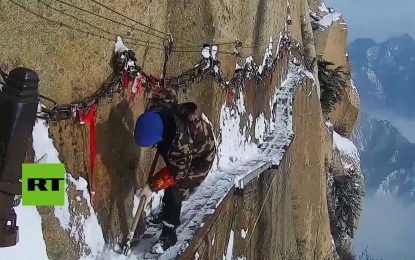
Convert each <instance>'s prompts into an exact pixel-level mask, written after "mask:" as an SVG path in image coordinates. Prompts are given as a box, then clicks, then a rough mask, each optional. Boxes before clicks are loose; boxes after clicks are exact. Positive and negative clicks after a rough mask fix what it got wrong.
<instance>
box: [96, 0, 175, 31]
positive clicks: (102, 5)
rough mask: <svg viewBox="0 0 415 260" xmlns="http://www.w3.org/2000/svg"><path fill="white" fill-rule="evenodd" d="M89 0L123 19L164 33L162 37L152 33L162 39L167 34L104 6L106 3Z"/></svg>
mask: <svg viewBox="0 0 415 260" xmlns="http://www.w3.org/2000/svg"><path fill="white" fill-rule="evenodd" d="M91 1H92V2H94V3H96V4H97V5H99V6H101V7H103V8H105V9H107V10H109V11H111V12H113V13H115V14H118V15H119V16H121V17H124V18H125V19H128V20H130V21H132V22H135V23H137V24H139V25H141V26H144V27H146V28H148V29H150V30H153V31H155V32H158V33H161V34H163V35H164V37H160V36H157V35H155V34H153V36H156V37H160V38H162V39H164V38H166V36H167V35H168V34H167V33H165V32H163V31H160V30H157V29H155V28H152V27H150V26H148V25H145V24H143V23H141V22H139V21H137V20H135V19H133V18H131V17H128V16H126V15H123V14H122V13H120V12H117V11H115V10H114V9H111V8H109V7H108V6H106V5H104V4H102V3H100V2H98V1H96V0H91ZM147 33H148V32H147Z"/></svg>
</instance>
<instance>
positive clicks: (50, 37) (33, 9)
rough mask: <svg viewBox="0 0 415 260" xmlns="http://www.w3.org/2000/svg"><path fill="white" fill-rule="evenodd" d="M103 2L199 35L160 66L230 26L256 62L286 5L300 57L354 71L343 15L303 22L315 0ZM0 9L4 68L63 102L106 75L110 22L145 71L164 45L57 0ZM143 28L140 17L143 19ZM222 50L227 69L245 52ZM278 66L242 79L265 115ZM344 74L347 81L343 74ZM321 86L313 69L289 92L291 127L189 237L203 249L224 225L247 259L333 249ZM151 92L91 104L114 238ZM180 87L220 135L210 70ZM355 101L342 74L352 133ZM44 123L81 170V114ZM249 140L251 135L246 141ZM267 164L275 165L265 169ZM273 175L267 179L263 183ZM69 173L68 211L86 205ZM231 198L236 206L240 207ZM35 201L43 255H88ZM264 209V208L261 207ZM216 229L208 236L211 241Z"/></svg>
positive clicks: (142, 165) (257, 112) (171, 70)
mask: <svg viewBox="0 0 415 260" xmlns="http://www.w3.org/2000/svg"><path fill="white" fill-rule="evenodd" d="M101 2H102V3H104V4H105V5H108V6H109V7H110V8H111V9H114V10H115V11H118V12H121V13H122V14H123V15H125V16H128V17H132V18H133V19H135V20H138V21H140V22H142V23H145V24H147V25H150V26H151V27H153V28H156V29H158V30H161V31H167V32H170V33H171V34H172V35H173V39H174V44H175V46H196V47H186V49H188V50H192V51H196V52H175V53H173V55H172V57H171V59H170V60H169V62H168V69H167V76H174V75H178V74H180V73H181V72H182V71H184V70H186V69H188V68H190V67H191V66H192V65H193V64H195V63H196V62H197V61H198V60H199V59H200V53H199V47H197V46H199V45H200V44H203V43H204V42H211V41H213V40H214V41H216V42H231V41H234V40H235V39H236V38H237V39H239V40H241V41H242V42H243V43H244V44H245V45H255V46H257V47H254V48H248V49H244V50H243V53H242V55H243V56H247V55H250V54H252V55H253V56H254V59H255V62H256V63H257V64H261V62H262V58H263V55H264V51H265V47H261V46H266V45H267V43H268V41H269V39H270V37H273V39H274V41H277V39H278V38H279V34H280V33H281V32H282V31H283V30H284V28H285V26H286V21H287V17H288V14H289V16H290V17H291V19H292V25H291V26H289V31H290V35H291V37H292V39H293V40H294V42H295V43H298V44H299V47H300V46H301V45H303V44H304V45H308V48H310V49H311V51H307V52H306V53H305V54H304V53H303V51H302V50H301V48H297V47H296V46H295V44H294V46H293V49H292V52H293V53H295V54H300V56H301V57H300V58H299V59H300V60H305V61H308V62H309V63H310V69H311V71H312V72H314V74H316V72H317V71H316V70H313V68H314V69H315V68H316V67H315V66H311V65H313V64H312V62H313V60H314V59H315V58H316V57H315V56H316V55H323V57H324V58H325V59H327V60H329V61H333V62H334V63H336V65H340V66H344V67H345V68H346V70H347V72H348V74H350V65H349V63H348V61H347V58H346V51H345V48H346V44H347V31H346V30H343V29H342V28H343V27H344V25H343V24H342V23H341V22H335V23H334V24H333V25H330V26H329V27H327V28H325V29H324V30H323V29H321V30H317V31H316V30H314V32H313V31H310V30H309V29H310V28H311V21H310V17H309V13H308V10H309V8H308V7H307V6H308V5H310V8H311V9H312V10H313V11H315V12H317V10H318V8H319V6H320V3H319V2H317V1H313V0H311V1H308V2H310V3H308V2H307V1H306V0H302V1H297V0H289V1H287V0H272V1H265V0H255V1H240V2H238V3H236V2H235V1H216V0H212V1H202V0H196V1H187V0H184V1H175V0H169V1H165V2H154V1H151V0H143V1H117V3H115V2H114V1H101ZM71 3H72V4H73V5H76V6H78V7H80V8H83V9H88V10H91V11H92V12H93V13H95V14H99V15H102V16H105V17H109V18H111V19H113V20H117V21H119V22H121V23H126V24H129V25H130V27H136V28H138V27H139V26H138V25H137V24H133V23H131V22H130V21H128V20H125V19H123V18H121V17H120V16H117V15H116V14H114V13H112V12H110V11H109V10H107V9H105V8H103V7H102V6H99V5H96V4H94V3H93V2H85V1H79V0H73V1H71ZM57 10H60V11H57ZM288 12H289V13H288ZM0 13H1V15H0V28H2V36H3V37H2V38H3V39H2V41H0V56H1V57H2V61H1V62H2V64H0V65H1V66H3V67H4V68H5V69H7V70H9V69H11V68H13V67H16V66H26V67H30V68H33V69H35V70H36V71H37V72H38V73H39V74H40V78H41V82H40V86H41V87H40V91H41V92H42V94H44V95H47V96H49V97H51V98H53V99H55V100H56V101H58V102H59V103H68V102H72V101H76V100H79V99H80V98H82V97H84V96H86V95H89V94H91V93H93V92H95V91H96V90H97V89H98V88H99V87H100V86H101V85H102V83H103V81H104V80H105V79H106V77H107V76H108V75H109V74H110V73H111V67H110V66H109V63H110V61H111V55H112V51H113V42H112V38H113V37H114V36H115V35H117V34H119V35H123V36H124V39H126V44H127V45H128V43H130V45H129V47H130V48H132V49H134V51H135V52H136V55H137V58H138V63H139V65H140V66H141V67H142V68H143V69H144V71H147V72H149V73H150V72H151V73H152V74H153V75H157V76H160V75H161V73H162V67H163V59H164V53H163V51H162V50H159V49H155V48H151V47H148V46H147V47H143V46H140V45H139V44H141V43H142V42H141V41H145V42H146V41H151V42H157V43H158V44H162V41H160V39H159V38H157V37H154V36H150V35H148V34H146V33H141V32H139V31H137V30H133V29H131V28H130V27H125V26H121V25H119V24H115V23H113V22H110V21H108V20H103V19H100V18H98V17H96V16H93V15H90V14H87V13H85V12H83V11H80V10H76V9H73V8H70V7H69V6H65V5H63V4H60V3H58V2H56V1H46V0H41V1H35V0H30V1H19V0H13V1H2V2H1V3H0ZM68 14H69V15H71V16H72V17H71V16H68ZM73 17H76V18H77V19H74V18H73ZM53 21H55V22H53ZM97 27H98V28H97ZM71 28H72V29H71ZM74 28H76V29H77V30H74ZM140 28H142V27H140ZM306 28H308V29H307V33H312V34H313V35H311V36H313V37H312V38H307V39H305V35H306V34H307V33H306V32H305V30H306ZM80 30H82V31H83V32H81V31H80ZM103 30H105V31H108V32H110V34H108V33H105V32H104V31H103ZM143 31H147V29H145V28H144V29H143ZM84 32H88V33H89V34H86V33H84ZM153 33H154V31H153ZM127 38H130V39H127ZM310 39H314V40H312V41H310ZM313 42H315V44H313ZM143 44H144V43H143ZM149 45H150V46H153V47H154V46H155V45H154V44H149ZM339 46H340V47H339ZM233 48H234V46H233V45H224V46H220V51H223V52H232V51H233ZM313 49H314V52H313V51H312V50H313ZM296 56H298V55H296ZM220 60H221V63H222V64H221V69H222V70H223V71H224V76H225V77H226V78H229V77H231V76H232V75H233V73H234V68H235V62H239V63H241V64H242V63H244V62H245V61H244V59H243V58H236V57H234V56H232V55H226V54H220ZM285 69H286V68H285V67H284V66H278V67H277V69H276V73H275V74H276V75H275V76H274V77H271V78H267V79H266V80H264V81H263V82H254V81H249V82H248V83H247V84H246V86H245V87H246V90H245V91H244V95H245V100H246V104H245V105H246V111H247V113H250V114H251V115H252V117H253V118H254V119H257V118H258V117H260V116H264V117H266V118H270V111H269V109H268V108H267V106H268V100H269V99H270V96H271V94H272V93H273V92H272V91H273V89H271V88H270V86H271V85H276V84H277V83H276V82H279V80H280V79H281V78H283V77H284V74H285V73H286V70H285ZM348 82H351V81H350V77H349V78H348ZM318 86H319V84H318V80H317V79H316V81H312V80H307V81H305V82H303V86H302V87H301V88H299V89H298V91H297V93H296V95H295V101H294V105H293V108H294V112H293V124H294V133H295V137H294V140H293V142H292V144H291V146H290V147H289V149H288V151H287V153H286V154H285V157H284V160H283V163H282V164H281V166H280V167H279V169H278V170H270V171H266V172H264V173H263V174H261V176H260V177H259V178H258V179H256V180H254V181H253V182H251V183H250V184H249V186H247V187H246V188H245V190H244V195H243V197H231V198H230V199H227V200H225V201H224V202H223V203H224V205H223V206H222V207H221V208H222V210H221V211H220V212H218V213H217V214H219V216H220V217H221V219H223V221H221V222H220V223H218V224H217V225H215V226H213V228H212V230H211V231H210V232H209V234H208V235H207V236H206V239H205V240H203V241H201V242H200V245H199V246H198V247H197V248H198V249H200V253H201V252H202V251H203V252H205V253H204V254H203V257H204V258H205V259H217V258H221V257H222V256H223V255H224V254H225V253H226V249H227V248H226V247H227V241H228V240H229V239H228V238H229V237H228V236H229V234H230V232H228V230H229V229H232V230H233V234H234V241H236V242H235V243H236V244H237V245H242V247H236V248H234V251H235V252H236V253H235V254H233V255H234V256H236V255H238V253H240V254H243V255H245V256H246V257H247V259H295V258H298V259H331V257H332V245H331V234H330V223H329V216H328V209H327V199H326V183H327V172H328V169H329V165H330V160H331V155H332V141H331V140H332V137H331V133H330V132H329V131H328V130H327V128H326V126H325V124H324V123H325V118H324V117H323V115H322V112H321V107H320V103H319V87H318ZM147 94H148V93H146V95H140V96H139V97H138V99H137V100H136V101H135V102H134V103H129V102H128V98H129V94H128V93H127V92H125V93H122V94H121V95H118V96H116V97H115V98H113V99H112V100H109V101H108V103H101V104H100V105H99V107H98V110H97V113H96V140H97V146H96V150H97V154H96V157H95V174H94V188H95V192H96V196H95V201H94V205H93V208H94V209H95V211H96V214H97V216H98V221H99V223H100V225H101V228H102V232H103V235H104V238H105V241H106V243H107V244H110V245H111V244H114V243H116V242H118V241H120V239H121V237H122V234H125V233H126V231H127V229H128V225H129V221H130V220H131V209H132V201H133V194H134V191H135V190H136V189H137V188H139V187H140V186H142V185H143V184H144V183H145V180H146V179H147V172H148V170H149V168H150V164H151V160H152V156H153V153H152V152H151V151H148V150H145V149H138V148H137V147H136V146H135V144H134V141H133V137H132V133H133V128H134V123H135V119H136V118H137V116H138V115H139V114H140V113H142V112H143V110H144V106H145V101H146V97H147ZM179 99H180V100H181V101H185V100H191V101H194V102H195V103H197V104H198V107H199V110H200V111H203V112H204V113H205V114H206V115H207V117H208V118H209V119H210V121H211V122H212V124H213V126H214V128H215V131H216V134H217V136H219V137H220V136H221V133H220V131H219V130H220V126H219V122H220V114H221V107H222V106H223V105H224V104H225V105H227V106H232V105H233V104H232V102H227V103H225V102H226V101H225V93H224V91H223V90H222V89H221V88H219V87H218V85H217V83H215V82H214V80H213V79H212V78H211V77H206V78H204V79H202V80H201V81H200V82H197V83H194V84H193V85H192V86H191V88H189V89H188V91H187V92H186V93H180V94H179ZM358 109H359V101H358V95H357V92H356V91H355V90H354V89H353V88H352V87H351V86H345V95H344V97H343V101H342V102H341V103H340V104H339V105H338V106H337V107H336V109H335V111H334V112H333V113H332V115H330V117H331V119H332V121H333V123H334V124H335V125H339V126H340V125H342V126H343V125H344V126H345V128H346V132H347V133H351V131H352V129H353V126H354V124H355V120H356V117H357V113H358ZM247 122H248V120H247V119H244V120H243V121H241V125H240V128H241V130H242V129H243V128H247V131H246V133H248V134H247V135H251V137H252V135H253V134H252V133H253V131H254V129H255V127H256V125H255V124H256V123H254V124H251V125H248V124H247ZM254 122H256V121H255V120H254ZM249 133H251V134H249ZM50 135H51V137H52V138H53V140H54V145H55V147H56V148H57V150H58V152H59V156H60V159H61V161H62V162H64V163H65V167H66V171H67V172H68V173H71V174H72V175H73V176H74V177H83V178H84V179H86V180H88V179H89V172H90V171H89V159H88V157H89V153H88V149H89V148H88V147H89V141H88V138H89V131H88V127H87V126H85V125H80V124H79V121H78V120H77V119H73V120H68V121H64V122H58V123H56V124H51V126H50ZM247 138H248V136H247ZM250 140H251V139H250ZM254 140H255V138H252V142H254ZM219 141H223V140H220V139H219ZM255 141H258V140H255ZM235 152H236V151H235ZM160 166H161V165H160ZM275 174H276V175H278V176H277V177H276V178H275V179H272V176H273V175H275ZM271 179H272V180H273V181H272V182H271V183H270V180H271ZM68 185H69V191H70V192H68V195H69V200H70V203H69V204H70V210H69V211H70V214H71V216H72V217H71V219H74V218H76V216H79V215H85V216H88V215H90V214H91V212H90V211H89V209H88V207H86V204H84V205H83V206H81V207H78V206H79V205H78V206H77V203H76V201H77V199H76V197H77V196H79V191H77V189H76V187H75V186H76V185H75V186H74V184H73V183H72V184H71V183H70V182H68ZM269 185H272V188H271V193H270V194H271V195H270V196H269V197H264V188H268V187H269ZM82 202H83V203H85V201H83V200H82ZM265 202H266V203H265ZM262 203H265V204H264V205H265V206H264V209H260V208H259V205H261V204H262ZM235 204H238V205H242V207H241V208H236V206H235ZM235 208H236V209H235ZM39 211H40V213H41V215H42V218H43V220H44V223H45V224H44V228H43V230H44V238H45V241H46V245H47V253H48V256H49V257H50V258H51V259H76V258H79V257H80V256H84V255H88V254H89V255H91V256H95V255H94V254H93V253H94V252H89V251H88V250H86V251H85V250H83V248H84V247H83V244H85V243H86V242H85V241H83V240H82V239H81V240H76V235H74V233H76V231H75V232H74V233H73V232H71V231H70V230H69V231H68V230H64V229H63V228H62V224H61V225H60V222H59V219H58V218H57V216H56V208H55V209H54V208H52V207H50V208H41V209H39ZM260 211H261V212H263V213H262V214H260ZM53 214H55V216H53ZM258 215H259V216H260V218H259V219H258V220H257V221H255V220H256V219H255V218H254V216H258ZM231 217H235V218H236V219H237V221H236V223H237V226H234V227H230V226H229V223H230V221H231V220H230V218H231ZM255 222H257V223H255ZM245 229H246V230H249V229H254V233H252V234H253V235H252V236H251V237H250V240H249V242H247V241H248V240H245V239H248V238H243V237H242V236H241V234H242V233H241V232H242V230H245ZM244 232H245V231H244ZM213 240H215V241H216V242H215V243H213V242H212V241H213ZM57 241H65V244H70V246H62V245H61V243H58V242H57ZM238 241H239V242H240V243H239V242H238ZM245 248H246V249H245ZM95 253H96V252H95Z"/></svg>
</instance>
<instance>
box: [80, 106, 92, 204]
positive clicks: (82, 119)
mask: <svg viewBox="0 0 415 260" xmlns="http://www.w3.org/2000/svg"><path fill="white" fill-rule="evenodd" d="M95 109H96V104H92V105H91V107H90V108H89V111H88V112H87V113H86V115H84V112H83V111H82V109H80V108H77V110H78V115H79V121H80V123H81V124H85V123H88V124H89V163H90V171H91V174H90V175H89V189H90V195H91V204H93V201H94V195H95V191H94V185H93V180H94V167H95V122H94V114H95Z"/></svg>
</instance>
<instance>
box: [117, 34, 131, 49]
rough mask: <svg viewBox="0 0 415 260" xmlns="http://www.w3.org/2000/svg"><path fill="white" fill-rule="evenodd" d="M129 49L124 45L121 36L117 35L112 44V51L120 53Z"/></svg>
mask: <svg viewBox="0 0 415 260" xmlns="http://www.w3.org/2000/svg"><path fill="white" fill-rule="evenodd" d="M128 50H129V49H128V48H127V47H126V46H125V45H124V42H123V41H122V38H121V36H117V38H116V40H115V44H114V52H115V53H120V52H124V51H128Z"/></svg>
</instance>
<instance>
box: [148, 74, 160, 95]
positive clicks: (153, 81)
mask: <svg viewBox="0 0 415 260" xmlns="http://www.w3.org/2000/svg"><path fill="white" fill-rule="evenodd" d="M150 83H151V86H153V88H154V89H155V91H156V92H157V93H160V91H161V87H160V84H159V83H158V82H157V81H156V78H155V77H153V76H151V75H150Z"/></svg>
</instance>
